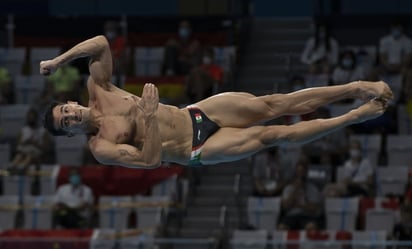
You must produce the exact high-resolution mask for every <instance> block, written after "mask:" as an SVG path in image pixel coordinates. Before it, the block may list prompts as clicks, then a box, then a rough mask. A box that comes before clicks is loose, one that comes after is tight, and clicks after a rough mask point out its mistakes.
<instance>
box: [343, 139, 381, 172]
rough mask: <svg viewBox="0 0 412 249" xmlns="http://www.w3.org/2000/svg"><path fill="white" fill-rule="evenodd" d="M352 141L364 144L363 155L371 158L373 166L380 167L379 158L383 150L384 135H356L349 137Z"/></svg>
mask: <svg viewBox="0 0 412 249" xmlns="http://www.w3.org/2000/svg"><path fill="white" fill-rule="evenodd" d="M349 139H350V140H358V141H359V142H360V143H361V144H362V149H363V151H362V153H363V154H364V155H365V156H367V157H368V158H369V161H370V162H371V164H372V166H373V167H375V166H378V157H379V152H380V150H381V143H382V135H380V134H356V135H351V136H350V137H349Z"/></svg>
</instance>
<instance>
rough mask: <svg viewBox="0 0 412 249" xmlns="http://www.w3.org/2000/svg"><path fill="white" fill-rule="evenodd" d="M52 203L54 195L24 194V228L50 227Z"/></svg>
mask: <svg viewBox="0 0 412 249" xmlns="http://www.w3.org/2000/svg"><path fill="white" fill-rule="evenodd" d="M53 204H54V195H48V196H43V195H40V196H24V206H25V208H24V228H25V229H51V228H52V218H53V209H52V207H53ZM26 205H28V207H27V206H26Z"/></svg>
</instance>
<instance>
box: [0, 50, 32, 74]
mask: <svg viewBox="0 0 412 249" xmlns="http://www.w3.org/2000/svg"><path fill="white" fill-rule="evenodd" d="M25 59H26V48H23V47H20V48H3V47H2V48H0V67H4V68H6V69H7V70H8V71H9V73H10V74H11V75H12V76H14V75H18V74H21V73H22V70H23V64H24V61H25Z"/></svg>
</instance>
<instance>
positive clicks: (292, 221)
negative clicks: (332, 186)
mask: <svg viewBox="0 0 412 249" xmlns="http://www.w3.org/2000/svg"><path fill="white" fill-rule="evenodd" d="M308 164H309V160H308V159H307V158H306V157H301V158H300V159H299V160H298V162H297V163H296V167H295V178H294V179H293V180H292V181H291V183H290V184H289V185H287V186H286V187H285V188H284V189H283V192H282V197H281V198H282V200H281V203H282V204H281V205H282V212H283V215H282V216H281V218H280V222H279V224H278V229H279V230H302V229H305V230H311V229H317V228H319V225H320V221H321V217H322V213H323V211H322V208H321V206H322V195H321V193H320V191H319V190H318V188H317V187H316V185H314V184H313V183H311V182H309V181H308V179H307V174H308Z"/></svg>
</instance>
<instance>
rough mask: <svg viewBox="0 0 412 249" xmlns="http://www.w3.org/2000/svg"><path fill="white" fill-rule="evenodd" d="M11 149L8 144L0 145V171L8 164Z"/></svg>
mask: <svg viewBox="0 0 412 249" xmlns="http://www.w3.org/2000/svg"><path fill="white" fill-rule="evenodd" d="M10 157H11V148H10V144H9V143H4V144H0V169H2V168H4V166H5V165H6V164H8V163H9V162H10Z"/></svg>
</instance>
